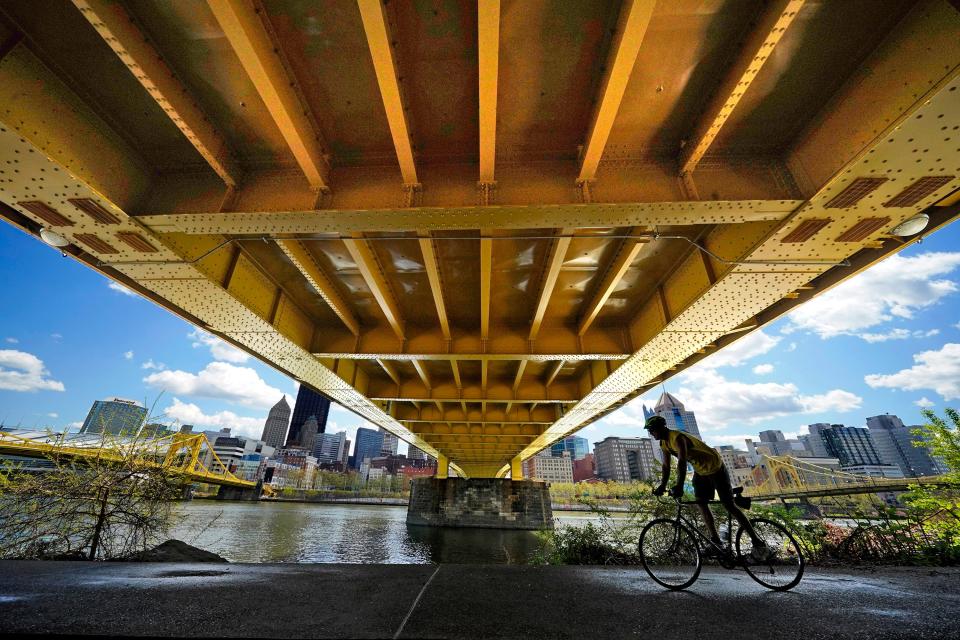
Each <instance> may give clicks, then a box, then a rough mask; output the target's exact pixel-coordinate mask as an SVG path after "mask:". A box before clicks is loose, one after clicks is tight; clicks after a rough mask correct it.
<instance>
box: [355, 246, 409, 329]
mask: <svg viewBox="0 0 960 640" xmlns="http://www.w3.org/2000/svg"><path fill="white" fill-rule="evenodd" d="M343 243H344V244H345V245H346V247H347V251H348V252H349V253H350V257H352V258H353V261H354V262H355V263H356V265H357V269H359V270H360V275H361V276H363V281H364V282H366V283H367V287H369V288H370V293H372V294H373V297H374V298H375V299H376V301H377V304H379V305H380V310H381V311H383V315H384V316H385V317H386V318H387V322H388V323H389V324H390V326H391V327H392V328H393V331H394V333H395V334H396V335H397V338H398V339H400V340H403V339H404V323H403V317H402V315H401V314H400V307H399V306H397V302H396V300H395V299H394V297H393V293H392V292H391V291H390V284H389V283H388V282H387V279H386V276H384V274H383V271H382V270H381V269H380V265H379V263H378V262H377V258H376V256H375V255H374V254H373V250H372V249H371V248H370V246H369V245H368V244H367V242H366V241H365V240H364V239H363V236H361V235H359V234H357V236H356V237H353V238H345V239H344V241H343Z"/></svg>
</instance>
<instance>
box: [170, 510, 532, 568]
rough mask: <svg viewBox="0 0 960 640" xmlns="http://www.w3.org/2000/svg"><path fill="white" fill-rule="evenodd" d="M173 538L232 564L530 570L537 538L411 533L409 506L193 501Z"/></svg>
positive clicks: (485, 532) (483, 532)
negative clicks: (506, 566)
mask: <svg viewBox="0 0 960 640" xmlns="http://www.w3.org/2000/svg"><path fill="white" fill-rule="evenodd" d="M179 514H180V516H181V521H180V522H179V524H178V525H177V526H176V527H175V528H174V530H173V531H172V532H171V534H172V536H173V537H175V538H178V539H180V540H183V541H184V542H187V543H188V544H192V545H195V546H197V547H200V548H202V549H207V550H208V551H213V552H214V553H218V554H220V555H222V556H223V557H225V558H227V559H228V560H230V561H232V562H342V563H371V564H425V563H430V562H444V563H501V564H523V563H526V562H527V561H528V559H529V557H530V555H531V554H532V553H533V551H534V550H535V549H536V546H537V540H536V536H535V534H534V533H532V532H530V531H509V530H500V529H451V528H437V527H414V526H407V524H406V515H407V510H406V507H404V506H372V505H333V504H298V503H267V502H263V503H243V502H208V501H194V502H189V503H184V504H183V505H182V506H181V507H180V508H179Z"/></svg>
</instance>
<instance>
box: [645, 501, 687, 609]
mask: <svg viewBox="0 0 960 640" xmlns="http://www.w3.org/2000/svg"><path fill="white" fill-rule="evenodd" d="M640 560H641V561H642V562H643V568H644V569H646V570H647V573H648V574H650V577H651V578H653V579H654V580H655V581H656V582H657V584H660V585H662V586H664V587H666V588H667V589H672V590H674V591H679V590H681V589H686V588H687V587H689V586H690V585H692V584H693V583H694V582H696V580H697V577H699V575H700V568H701V559H700V547H699V546H698V545H697V541H696V539H695V538H694V536H693V534H692V533H691V532H690V530H689V529H687V528H686V527H685V526H683V525H682V524H680V523H679V522H677V521H676V520H670V519H667V518H657V519H656V520H651V521H650V522H649V523H647V526H645V527H644V528H643V531H642V532H641V533H640Z"/></svg>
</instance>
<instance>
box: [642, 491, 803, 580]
mask: <svg viewBox="0 0 960 640" xmlns="http://www.w3.org/2000/svg"><path fill="white" fill-rule="evenodd" d="M733 493H734V500H735V502H736V503H737V505H738V506H740V507H742V508H744V509H749V508H750V499H749V498H744V497H743V496H742V495H741V494H742V493H743V487H737V488H735V489H734V490H733ZM673 500H674V501H675V502H676V505H677V515H676V517H675V518H656V519H654V520H651V521H650V522H648V523H647V525H646V526H645V527H644V528H643V531H641V532H640V542H639V551H640V560H641V562H642V564H643V568H644V569H646V571H647V573H648V574H649V575H650V577H651V578H653V579H654V581H656V582H657V583H658V584H660V585H661V586H664V587H666V588H667V589H670V590H672V591H681V590H683V589H686V588H687V587H689V586H690V585H692V584H693V583H694V582H696V581H697V578H698V577H700V570H701V568H702V567H703V555H704V554H703V552H704V551H705V550H708V549H709V550H712V551H713V555H714V556H715V557H716V558H717V559H718V560H719V562H720V565H721V566H722V567H723V568H724V569H731V570H732V569H736V568H738V567H741V568H743V569H744V570H745V571H746V572H747V574H748V575H749V576H750V577H751V578H753V579H754V580H755V581H757V582H758V583H760V584H761V585H763V586H764V587H767V588H768V589H772V590H774V591H789V590H790V589H792V588H793V587H795V586H797V584H799V583H800V579H801V578H802V577H803V569H804V566H805V564H806V563H805V560H804V557H803V552H802V551H801V549H800V545H799V544H797V541H796V539H794V537H793V535H792V534H791V533H790V532H789V531H787V529H786V528H784V527H783V525H781V524H779V523H777V522H774V521H773V520H768V519H766V518H752V519H751V520H750V523H751V524H752V525H753V528H754V531H755V532H756V534H757V535H758V536H759V537H760V538H762V539H763V541H764V542H766V543H767V549H768V551H767V553H766V554H765V557H764V559H763V560H754V559H753V558H752V555H751V551H752V550H753V541H752V540H751V539H750V536H749V534H747V532H746V530H744V529H743V528H742V527H739V528H738V530H737V535H736V547H735V549H736V553H735V554H734V553H733V552H732V551H731V550H732V549H733V548H734V547H733V546H732V545H733V515H732V514H730V513H729V512H727V530H726V542H727V547H726V548H723V547H722V546H720V545H717V544H716V543H714V542H713V541H712V540H711V539H710V538H709V537H708V536H706V535H705V534H704V533H703V532H701V531H700V530H699V528H698V527H696V526H695V525H694V524H693V522H691V521H690V520H689V519H687V518H685V517H684V516H683V507H684V505H692V504H696V502H692V501H685V500H682V499H680V498H673ZM658 501H659V502H660V503H661V504H667V501H665V500H662V499H659V498H658ZM716 503H718V501H717V500H711V501H710V504H716Z"/></svg>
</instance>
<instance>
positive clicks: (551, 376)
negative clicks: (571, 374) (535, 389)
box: [543, 359, 567, 387]
mask: <svg viewBox="0 0 960 640" xmlns="http://www.w3.org/2000/svg"><path fill="white" fill-rule="evenodd" d="M565 364H567V361H566V360H565V359H561V360H557V362H556V364H554V365H553V366H552V367H551V368H550V371H549V372H548V373H547V377H546V379H545V380H544V381H543V386H545V387H549V386H550V385H551V384H553V381H554V380H556V379H557V375H558V374H559V373H560V370H561V369H563V366H564V365H565Z"/></svg>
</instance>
